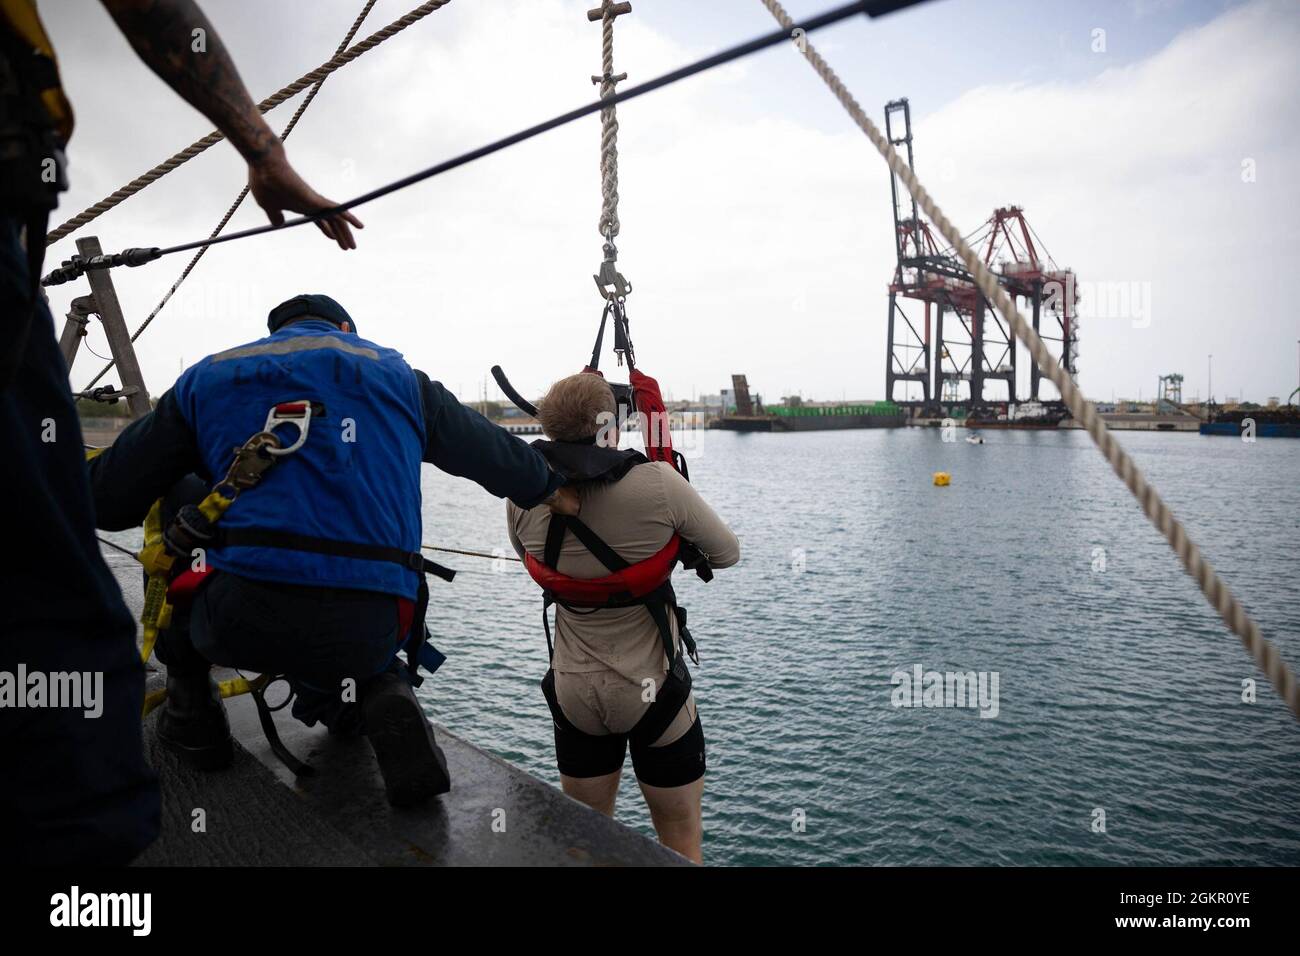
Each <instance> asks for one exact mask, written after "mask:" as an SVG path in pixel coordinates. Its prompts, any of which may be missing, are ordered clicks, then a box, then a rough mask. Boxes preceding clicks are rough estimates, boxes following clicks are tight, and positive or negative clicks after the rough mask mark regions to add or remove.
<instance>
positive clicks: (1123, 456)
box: [760, 0, 1300, 718]
mask: <svg viewBox="0 0 1300 956" xmlns="http://www.w3.org/2000/svg"><path fill="white" fill-rule="evenodd" d="M760 2H761V3H762V4H763V6H765V7H766V8H767V9H768V12H770V13H771V14H772V16H774V17H775V18H776V20H777V22H778V23H780V24H781V26H782V28H783V29H786V30H793V29H794V27H795V21H794V20H792V19H791V18H790V16H789V15H788V14H787V13H786V12H785V9H784V8H783V7H782V6H781V4H780V3H778V2H777V0H760ZM797 41H798V42H797V44H796V45H797V47H798V49H799V51H800V52H801V53H802V54H803V56H804V58H805V59H806V60H807V61H808V62H809V64H811V65H812V68H813V69H814V70H816V71H817V75H818V76H820V77H821V78H822V80H823V82H825V83H826V85H827V86H828V87H829V88H830V90H831V92H832V93H834V94H835V98H836V99H837V100H839V101H840V105H842V106H843V107H844V109H845V110H846V111H847V112H848V114H849V116H850V117H852V118H853V121H854V122H855V123H856V124H857V125H858V128H859V129H861V130H862V132H863V133H865V134H866V135H867V138H868V139H869V140H871V142H872V144H874V145H875V147H876V149H877V150H879V152H880V155H881V156H883V157H884V159H885V162H887V163H888V164H889V168H890V169H891V170H893V171H894V174H895V175H897V176H898V178H899V179H901V180H902V181H903V182H904V184H905V185H906V186H907V190H908V192H910V193H911V194H912V197H913V198H914V199H915V200H916V202H917V205H919V206H920V207H921V209H922V210H923V211H924V212H925V214H926V216H928V217H929V219H930V221H931V222H933V223H934V224H935V226H936V227H938V229H939V232H940V233H941V234H942V235H943V237H944V238H945V239H947V240H948V242H949V244H951V246H952V248H953V249H954V250H955V251H956V252H957V254H958V255H959V256H960V257H961V260H962V262H964V263H965V264H966V268H967V269H969V270H970V272H971V274H972V275H973V276H974V277H975V284H976V285H977V286H978V287H979V290H980V291H981V292H982V293H983V294H984V296H985V298H987V299H988V300H989V301H990V302H992V303H993V304H994V305H996V306H997V308H998V311H999V312H1001V313H1002V315H1003V316H1004V317H1005V318H1006V319H1007V321H1008V322H1009V323H1010V324H1011V328H1012V330H1013V331H1014V332H1015V334H1016V337H1017V338H1018V339H1020V341H1021V342H1023V343H1024V344H1025V346H1026V347H1027V348H1028V349H1029V354H1030V355H1031V356H1033V359H1034V361H1035V362H1037V363H1038V367H1039V368H1040V369H1042V371H1043V374H1044V375H1046V376H1047V377H1048V378H1049V379H1051V381H1052V383H1053V384H1054V385H1055V386H1056V387H1057V390H1058V391H1060V393H1061V398H1062V400H1063V401H1064V402H1065V404H1066V405H1067V406H1068V407H1069V409H1070V414H1072V415H1073V416H1074V418H1075V420H1076V421H1078V422H1080V423H1081V424H1082V425H1083V427H1084V428H1085V429H1086V430H1087V432H1088V434H1089V435H1091V436H1092V440H1093V441H1094V442H1095V443H1096V444H1097V447H1098V448H1099V449H1100V450H1101V453H1102V454H1103V455H1104V456H1105V457H1106V460H1107V461H1109V462H1110V466H1111V467H1112V468H1113V469H1115V474H1117V475H1119V477H1120V480H1122V481H1123V482H1124V484H1125V485H1127V486H1128V489H1129V491H1131V492H1132V493H1133V497H1135V498H1137V500H1138V502H1139V504H1141V505H1142V510H1143V511H1144V512H1145V513H1146V516H1147V517H1148V518H1149V519H1150V520H1151V523H1152V524H1154V525H1155V526H1156V528H1157V529H1158V530H1159V531H1160V533H1161V534H1163V535H1164V536H1165V540H1166V541H1168V542H1169V546H1170V547H1171V548H1173V549H1174V553H1175V554H1177V555H1178V559H1179V560H1180V561H1181V562H1182V564H1183V568H1184V569H1186V571H1187V573H1188V574H1190V575H1191V576H1192V578H1193V579H1194V580H1195V581H1196V583H1197V584H1198V585H1199V586H1200V589H1201V592H1202V593H1203V594H1204V595H1205V599H1206V600H1207V601H1209V602H1210V606H1211V607H1213V608H1214V609H1215V610H1216V611H1218V612H1219V616H1220V617H1222V618H1223V621H1224V623H1225V624H1227V625H1228V627H1229V628H1230V629H1231V630H1232V631H1233V633H1235V634H1236V635H1237V636H1238V637H1240V638H1241V642H1242V644H1243V645H1244V646H1245V648H1246V650H1247V652H1248V653H1249V654H1250V656H1251V657H1252V658H1254V660H1255V662H1256V663H1257V664H1258V665H1259V667H1260V669H1261V670H1263V672H1264V673H1265V674H1267V675H1268V679H1269V680H1270V681H1272V683H1273V686H1274V688H1276V689H1277V692H1278V694H1280V695H1281V697H1282V699H1283V700H1284V701H1286V705H1287V706H1288V707H1289V708H1291V712H1292V713H1293V714H1295V715H1296V717H1297V718H1300V687H1297V685H1296V679H1295V675H1294V674H1293V673H1292V671H1291V668H1289V667H1288V666H1287V664H1286V662H1285V661H1283V660H1282V657H1281V655H1280V654H1278V652H1277V648H1276V647H1274V646H1273V645H1272V644H1271V643H1269V642H1268V641H1267V640H1265V638H1264V636H1263V635H1262V634H1261V633H1260V630H1259V625H1258V624H1256V623H1255V621H1254V620H1253V619H1252V618H1251V616H1250V615H1249V614H1248V613H1246V609H1245V608H1244V607H1243V606H1242V605H1241V602H1240V601H1238V600H1237V597H1236V595H1234V594H1233V593H1232V591H1231V589H1230V588H1229V587H1228V585H1227V584H1226V583H1225V582H1224V581H1223V579H1222V578H1220V577H1219V574H1218V572H1217V571H1215V570H1214V567H1213V565H1211V564H1210V562H1209V561H1207V560H1206V559H1205V558H1204V557H1203V556H1202V554H1201V551H1200V549H1199V548H1198V547H1197V546H1196V545H1195V544H1194V543H1193V542H1192V540H1191V539H1190V538H1188V536H1187V531H1186V530H1185V529H1184V528H1183V526H1182V523H1181V522H1179V521H1178V519H1177V518H1175V517H1174V515H1173V512H1171V511H1170V510H1169V507H1168V506H1167V505H1166V504H1165V503H1164V501H1163V500H1162V499H1161V497H1160V494H1159V492H1157V491H1156V489H1155V488H1154V487H1153V486H1152V485H1151V484H1149V483H1148V482H1147V480H1146V479H1145V478H1144V477H1143V476H1142V473H1141V472H1140V471H1139V470H1138V467H1137V465H1136V464H1134V462H1133V459H1132V458H1130V457H1129V455H1128V452H1126V451H1125V450H1124V449H1123V448H1122V447H1121V446H1120V443H1119V441H1118V440H1117V439H1116V438H1115V436H1114V435H1113V434H1112V433H1111V432H1110V430H1109V429H1108V428H1107V427H1106V423H1105V422H1104V421H1102V419H1101V416H1100V415H1099V414H1098V413H1097V409H1096V407H1095V406H1094V405H1093V404H1092V402H1090V401H1088V400H1087V399H1086V398H1084V397H1083V393H1082V392H1081V391H1080V390H1079V387H1078V386H1077V385H1076V384H1075V383H1074V379H1072V378H1071V377H1070V376H1069V374H1068V373H1067V372H1066V371H1065V370H1064V369H1062V368H1061V365H1060V363H1059V362H1057V361H1056V359H1055V358H1054V357H1053V356H1052V354H1051V352H1049V351H1048V349H1047V346H1046V345H1045V344H1044V343H1043V340H1042V339H1041V338H1040V337H1039V335H1038V333H1037V332H1035V331H1034V329H1033V327H1032V326H1030V325H1029V323H1027V322H1026V321H1025V319H1024V316H1022V315H1021V314H1020V312H1019V310H1018V309H1017V308H1016V306H1015V303H1014V302H1012V301H1011V298H1010V297H1009V296H1008V295H1007V294H1006V292H1005V291H1003V289H1002V287H1001V286H1000V285H999V284H998V281H997V279H996V277H995V276H994V275H993V273H992V272H990V271H989V270H988V268H987V267H986V266H985V265H984V263H983V262H982V261H981V260H980V258H979V256H978V255H976V254H975V251H974V250H973V249H972V248H971V247H970V246H969V245H968V244H967V242H966V240H965V239H963V238H962V235H961V233H960V232H959V231H958V230H957V227H956V226H954V225H953V224H952V222H950V221H949V220H948V217H947V216H945V215H944V214H943V210H941V209H940V208H939V207H938V205H937V204H936V203H935V201H934V200H933V199H932V198H930V194H929V193H928V192H926V190H925V187H923V186H922V185H921V184H920V182H918V181H917V178H916V175H915V174H914V173H913V172H912V169H911V167H910V166H908V165H907V163H906V162H905V161H904V160H903V158H902V157H901V156H899V155H898V152H897V151H896V150H895V149H894V148H893V146H892V145H891V144H890V143H889V140H888V139H887V138H886V137H885V136H884V135H883V134H882V133H881V132H880V130H879V129H878V128H877V127H876V124H875V123H873V122H872V121H871V118H870V117H869V116H867V114H866V113H865V112H864V111H863V109H862V107H861V106H860V105H858V101H857V100H855V99H854V98H853V95H852V94H851V93H850V92H849V91H848V90H847V89H846V88H845V86H844V83H843V82H842V81H841V80H840V78H839V77H838V76H837V75H836V73H835V71H834V70H833V69H831V67H830V65H829V64H828V63H827V62H826V61H825V60H824V59H822V56H821V54H820V53H818V52H817V51H816V50H815V49H814V48H813V46H812V44H811V43H810V42H809V41H808V37H807V36H806V35H803V34H800V35H799V36H798V37H797Z"/></svg>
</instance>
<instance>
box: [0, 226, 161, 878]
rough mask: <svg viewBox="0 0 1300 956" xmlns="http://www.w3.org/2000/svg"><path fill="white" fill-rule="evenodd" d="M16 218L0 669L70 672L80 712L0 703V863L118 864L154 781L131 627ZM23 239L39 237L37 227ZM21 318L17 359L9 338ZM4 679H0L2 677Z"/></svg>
mask: <svg viewBox="0 0 1300 956" xmlns="http://www.w3.org/2000/svg"><path fill="white" fill-rule="evenodd" d="M19 230H20V224H19V222H18V221H17V220H16V219H15V218H13V217H10V216H2V215H0V353H3V352H4V351H5V350H6V349H8V350H11V351H10V352H9V353H8V355H7V357H8V358H9V359H10V360H11V361H10V362H9V363H0V364H8V367H10V368H12V369H13V377H12V379H11V380H10V381H9V382H8V384H7V386H6V387H4V388H3V390H2V391H0V488H3V491H4V493H3V495H0V527H2V528H3V529H4V538H5V541H6V542H7V543H8V545H9V547H10V550H11V552H12V555H13V557H12V559H11V561H10V562H8V569H7V571H6V573H5V575H4V576H3V579H2V580H3V582H4V583H3V584H2V585H0V675H5V674H7V675H10V677H9V679H10V680H16V679H17V676H18V673H19V668H20V665H21V666H22V667H23V668H25V671H26V673H27V674H28V675H29V682H30V675H32V674H42V675H49V674H52V673H71V672H77V673H81V674H83V675H90V677H89V680H88V681H86V680H85V679H84V678H83V683H87V684H88V686H89V687H91V688H93V687H94V686H95V685H96V681H102V683H100V684H99V686H100V687H101V691H100V694H99V697H100V699H99V700H98V702H97V705H96V706H95V707H92V708H91V709H90V711H89V713H90V714H93V713H95V712H96V710H98V711H99V715H98V716H89V715H88V713H87V710H86V709H85V708H82V707H49V706H46V707H38V708H18V707H15V706H12V705H11V704H12V702H10V703H9V704H5V705H0V767H3V771H2V772H0V862H3V863H14V862H19V863H29V864H30V863H38V864H72V863H95V864H123V863H127V862H129V861H130V860H131V859H132V858H134V857H135V856H136V855H137V854H138V853H139V852H140V851H141V850H143V849H144V848H145V847H146V846H148V845H149V844H150V843H151V842H153V840H154V839H155V838H156V837H157V835H158V824H159V819H158V818H159V796H158V784H157V779H156V777H155V776H154V774H153V772H152V771H151V770H150V769H149V767H148V765H147V764H146V763H145V759H144V751H143V746H142V740H141V730H140V726H141V724H140V711H141V706H142V703H143V699H144V666H143V665H142V663H141V661H140V655H139V653H138V651H137V650H136V643H135V632H136V628H135V622H134V621H133V620H132V618H131V614H130V612H129V611H128V610H127V607H126V605H125V604H124V603H123V601H122V595H121V592H120V590H119V589H118V586H117V582H116V581H115V580H114V578H113V575H112V573H111V572H110V571H109V569H108V567H107V565H106V564H105V563H104V559H103V557H102V556H101V555H100V551H99V543H98V542H97V541H96V540H95V518H94V507H93V504H92V500H91V495H90V486H89V483H88V481H87V476H86V466H85V449H84V445H83V443H82V437H81V426H80V423H79V421H78V419H77V414H76V410H75V408H74V406H73V402H72V397H71V394H70V392H69V389H68V372H67V367H66V366H65V364H64V362H63V357H62V355H61V354H60V353H59V349H58V344H57V342H56V340H55V336H54V323H53V319H52V318H51V316H50V311H49V309H48V307H47V306H46V305H45V303H44V301H43V300H41V299H40V298H39V296H38V297H37V300H36V301H35V302H33V299H32V295H33V287H32V283H31V277H30V276H29V275H28V263H27V254H26V252H25V251H24V250H23V248H22V246H21V244H20V242H19ZM33 241H35V242H41V241H43V239H42V235H41V234H40V233H39V232H38V233H37V234H36V235H35V236H34V237H33ZM29 316H30V325H29V327H28V330H27V336H26V341H25V343H24V344H23V346H22V354H21V355H14V354H13V351H12V350H13V349H15V348H17V347H18V346H17V343H18V341H19V338H20V336H19V334H18V333H19V330H20V329H21V327H22V326H23V325H24V324H26V322H25V320H27V318H28V317H29ZM0 679H3V677H0Z"/></svg>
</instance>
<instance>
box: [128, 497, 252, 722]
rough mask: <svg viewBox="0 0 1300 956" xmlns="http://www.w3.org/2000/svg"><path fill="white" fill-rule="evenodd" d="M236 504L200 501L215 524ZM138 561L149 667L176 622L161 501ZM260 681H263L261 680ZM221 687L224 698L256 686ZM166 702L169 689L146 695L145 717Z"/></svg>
mask: <svg viewBox="0 0 1300 956" xmlns="http://www.w3.org/2000/svg"><path fill="white" fill-rule="evenodd" d="M233 502H234V499H233V498H227V497H225V496H224V495H221V494H219V493H218V492H216V491H212V492H209V493H208V496H207V497H206V498H204V499H203V500H202V501H201V502H199V511H201V512H202V513H203V517H205V518H207V519H208V520H209V521H213V522H215V521H217V520H219V519H220V518H221V516H222V515H224V514H225V513H226V510H227V509H228V508H229V507H230V505H231V504H232V503H233ZM136 560H138V561H139V562H140V564H141V565H143V567H144V569H145V573H147V574H148V575H149V583H148V584H146V585H145V589H144V611H143V612H142V613H141V615H140V623H141V624H142V625H143V626H144V640H143V642H142V644H141V648H140V657H141V659H142V660H143V661H144V662H145V663H146V664H147V663H148V662H149V658H150V657H152V656H153V649H154V647H155V645H157V643H158V634H159V632H160V631H163V630H164V629H166V628H168V627H170V626H171V623H172V605H171V602H170V601H168V600H167V587H168V585H169V584H170V582H171V571H172V566H173V565H174V564H175V563H176V558H175V556H174V555H171V554H168V553H167V546H166V544H165V543H164V542H163V526H162V499H161V498H159V499H158V500H157V501H155V502H154V503H153V507H152V508H150V509H149V514H148V515H146V516H145V519H144V547H143V548H141V549H140V553H139V554H137V555H136ZM257 680H262V678H260V677H259V678H258V679H257ZM217 686H218V687H219V688H220V689H221V696H222V697H237V696H239V695H240V694H248V693H252V691H253V685H252V684H250V683H249V682H248V681H247V680H246V679H245V678H243V677H233V678H231V679H230V680H223V681H221V682H220V683H218V685H217ZM166 699H167V689H166V688H165V687H160V688H158V689H157V690H154V691H150V692H149V693H148V694H146V695H145V698H144V713H143V714H142V715H141V716H148V714H149V712H150V711H152V710H153V709H154V708H155V707H157V706H158V705H159V704H161V703H162V702H163V701H164V700H166Z"/></svg>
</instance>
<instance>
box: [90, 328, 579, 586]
mask: <svg viewBox="0 0 1300 956" xmlns="http://www.w3.org/2000/svg"><path fill="white" fill-rule="evenodd" d="M297 399H310V400H312V401H314V402H317V403H320V404H321V405H323V406H324V411H323V414H318V415H313V416H312V422H311V425H310V429H309V431H308V436H307V440H306V442H305V443H304V444H303V446H302V447H301V448H300V449H298V451H296V452H294V453H293V454H291V455H288V456H286V457H284V458H282V459H281V460H280V461H279V462H278V463H277V464H276V465H275V466H274V467H273V468H272V469H271V470H270V471H269V472H267V474H266V477H265V478H264V479H263V480H262V482H261V483H260V484H259V485H258V486H257V487H255V488H252V489H250V490H248V491H246V492H244V493H243V494H241V495H240V497H239V499H238V500H237V501H236V502H235V504H234V505H232V506H231V508H230V510H229V511H227V512H226V514H225V516H224V517H223V518H222V519H221V522H220V524H221V527H222V528H224V529H232V528H263V529H272V530H277V531H290V532H294V533H297V534H304V535H309V536H312V537H317V538H327V539H331V540H336V541H345V542H351V543H361V544H373V545H380V546H384V547H391V548H398V549H400V550H402V551H406V552H418V551H419V550H420V544H421V510H420V463H421V461H427V462H430V463H431V464H434V465H436V466H438V467H439V468H441V469H442V470H444V471H447V472H450V473H451V474H454V475H459V476H461V477H465V478H469V479H471V480H473V481H476V482H478V483H479V484H480V485H482V486H483V487H484V488H486V489H487V490H488V491H490V492H491V493H493V494H495V495H497V496H498V497H509V498H510V499H511V500H513V501H514V502H515V503H516V504H518V505H519V506H520V507H523V508H530V507H532V506H534V505H536V504H537V503H539V502H540V501H541V500H542V499H544V498H545V497H547V496H548V495H549V494H550V493H551V492H552V491H554V490H555V488H556V487H557V486H558V485H559V483H560V479H559V477H558V476H557V475H555V474H554V473H553V472H551V470H550V468H549V466H548V465H547V464H546V462H545V459H543V458H542V456H541V455H540V454H539V453H538V452H536V451H535V450H534V449H533V448H531V447H530V446H529V445H528V444H526V443H525V442H523V441H520V440H519V439H518V438H515V437H514V436H513V435H510V434H508V433H507V432H505V431H503V430H502V429H501V428H499V427H497V426H496V425H493V424H492V423H491V422H489V421H487V419H485V418H483V417H482V416H481V415H479V414H478V413H477V412H474V411H472V410H471V409H468V408H466V407H465V406H464V405H462V404H461V403H460V402H459V401H457V400H456V399H455V397H454V396H452V395H451V394H450V393H448V392H447V390H446V389H444V388H443V387H442V386H441V385H440V384H438V383H436V382H431V381H430V380H429V378H428V376H426V375H425V374H424V373H422V372H419V371H416V370H414V369H412V368H411V367H410V366H409V365H407V364H406V362H405V360H403V358H402V356H401V355H400V354H399V353H397V352H395V351H393V350H392V349H386V348H383V347H382V346H379V345H376V344H375V343H373V342H369V341H367V340H365V339H362V338H359V337H358V336H356V335H352V334H348V333H344V332H342V331H340V330H339V329H338V328H336V327H335V326H333V325H331V324H330V323H328V322H325V321H318V320H309V321H304V322H297V323H294V324H291V325H288V326H286V327H284V328H282V329H281V330H279V331H278V332H276V333H275V334H273V335H270V336H268V337H266V338H264V339H259V340H258V341H256V342H251V343H249V344H247V345H242V346H239V347H238V348H234V349H229V350H227V351H225V352H220V353H218V354H216V355H211V356H208V357H207V358H205V359H203V360H202V361H201V362H199V363H198V364H197V365H195V366H193V367H192V368H189V369H187V370H186V371H185V372H184V374H182V375H181V377H180V378H179V379H178V380H177V382H176V384H175V386H174V387H173V388H172V389H171V390H170V391H168V392H167V393H166V394H165V395H164V396H163V397H162V398H161V399H160V400H159V402H158V406H157V408H155V410H154V411H153V412H152V413H151V414H149V415H147V416H145V417H144V418H142V419H140V420H139V421H137V422H134V423H133V424H131V425H130V426H129V427H128V428H127V429H126V430H125V431H123V432H122V434H121V435H120V436H118V439H117V441H116V442H115V443H114V444H113V445H112V446H111V447H110V448H109V449H108V450H107V451H105V452H104V453H103V454H101V455H99V456H97V457H96V458H94V459H93V460H92V461H91V463H90V467H91V480H92V487H93V489H94V491H95V501H96V512H97V523H98V525H99V527H101V528H107V529H110V530H112V529H119V528H125V527H132V526H135V525H138V524H140V523H141V521H142V520H143V518H144V515H145V514H146V513H147V511H148V509H149V507H150V506H151V505H152V503H153V501H154V500H155V499H156V498H158V497H161V496H162V495H164V494H165V493H166V492H167V490H168V488H170V487H171V485H172V484H174V483H175V482H176V481H178V480H179V479H180V478H182V477H184V475H186V474H188V473H190V472H195V473H197V474H199V475H200V476H202V477H203V478H204V479H205V480H206V481H208V482H210V483H212V482H215V481H218V480H220V478H221V477H222V476H223V475H224V474H225V473H226V470H227V469H228V468H229V467H230V462H231V460H232V458H233V450H234V449H235V448H236V447H238V446H240V445H242V444H243V443H244V442H245V441H246V440H247V439H248V438H249V437H250V436H252V435H253V434H254V433H256V432H258V431H260V430H261V429H262V426H263V425H264V424H265V421H266V416H267V413H268V411H269V410H270V409H271V407H272V406H273V405H276V404H277V403H281V402H290V401H294V400H297ZM277 434H279V435H280V436H281V437H282V438H283V439H285V440H286V441H287V442H292V441H293V439H294V438H296V429H295V427H294V426H292V425H283V426H281V428H280V429H279V431H278V432H277ZM207 558H208V562H209V564H211V566H212V567H214V568H217V569H219V570H223V571H230V572H233V573H236V574H240V575H243V576H245V577H249V578H254V579H257V580H264V581H277V582H282V583H291V584H304V585H315V586H321V587H343V588H354V589H358V590H365V591H378V592H382V593H386V594H395V595H399V596H401V597H406V598H414V597H415V595H416V589H417V586H418V583H419V579H418V576H417V573H416V572H414V571H411V570H409V569H407V568H403V567H400V566H398V565H397V564H393V563H389V562H383V561H371V560H361V559H357V558H345V557H338V556H334V555H324V554H317V553H312V552H304V551H295V550H288V549H283V548H263V547H226V548H213V549H211V551H210V552H209V554H208V556H207Z"/></svg>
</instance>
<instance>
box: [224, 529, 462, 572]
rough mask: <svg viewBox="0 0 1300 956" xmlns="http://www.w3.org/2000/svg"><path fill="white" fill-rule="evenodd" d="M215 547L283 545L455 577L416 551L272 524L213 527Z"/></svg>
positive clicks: (294, 549)
mask: <svg viewBox="0 0 1300 956" xmlns="http://www.w3.org/2000/svg"><path fill="white" fill-rule="evenodd" d="M215 537H216V543H217V546H219V547H239V548H284V549H286V550H289V551H308V552H311V553H312V554H327V555H332V556H334V557H339V558H357V559H359V560H363V561H386V562H388V563H389V564H397V565H401V566H402V567H404V568H407V569H408V570H411V571H416V572H419V573H422V574H432V575H435V576H437V577H439V578H442V580H444V581H450V580H452V579H453V578H454V577H456V572H455V571H453V570H452V569H451V568H448V567H444V566H443V565H441V564H438V563H437V562H436V561H430V560H429V559H428V558H426V557H425V556H424V555H422V554H420V552H418V551H403V550H402V549H401V548H389V547H386V546H384V545H380V544H362V543H360V542H356V541H336V540H334V539H333V538H316V537H312V536H311V535H306V534H296V533H295V532H292V531H281V530H278V529H275V528H220V527H219V528H217V529H216V536H215Z"/></svg>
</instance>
